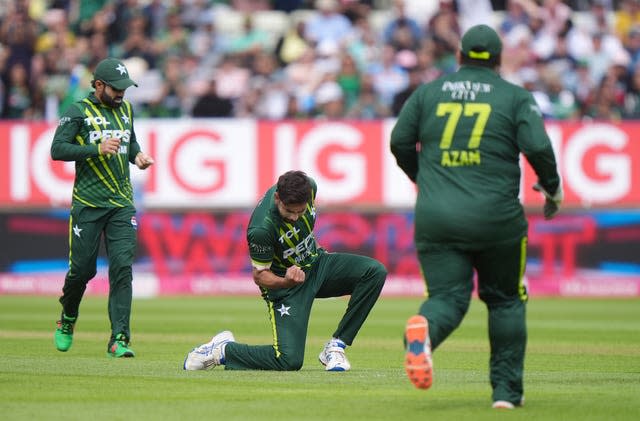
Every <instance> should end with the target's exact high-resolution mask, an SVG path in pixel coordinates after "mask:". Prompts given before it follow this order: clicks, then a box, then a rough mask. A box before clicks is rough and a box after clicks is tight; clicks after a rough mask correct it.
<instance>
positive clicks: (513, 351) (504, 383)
mask: <svg viewBox="0 0 640 421" xmlns="http://www.w3.org/2000/svg"><path fill="white" fill-rule="evenodd" d="M526 247H527V238H526V237H524V238H522V239H519V240H516V241H513V242H508V243H506V244H501V245H495V246H490V247H486V248H480V249H478V250H461V249H456V248H451V247H446V246H444V247H438V246H434V247H426V248H423V249H419V250H418V258H419V260H420V266H421V268H422V271H423V274H424V277H425V281H426V285H427V294H428V298H427V299H426V300H425V301H424V302H423V303H422V305H421V307H420V310H419V313H420V314H422V315H423V316H424V317H426V318H427V320H428V321H429V338H430V340H431V346H432V349H436V348H437V347H438V345H440V344H441V343H442V342H443V341H444V340H445V339H446V338H447V337H448V336H449V335H450V334H451V333H452V332H453V331H454V330H455V329H456V328H457V327H458V325H460V323H461V322H462V319H463V317H464V316H465V314H466V313H467V310H468V309H469V304H470V301H471V294H472V292H473V271H474V269H475V271H476V272H477V275H478V296H479V297H480V299H481V300H482V301H483V302H484V303H485V305H486V306H487V310H488V313H489V318H488V328H489V329H488V330H489V343H490V346H491V357H490V360H489V370H490V374H489V377H490V381H491V386H492V389H493V401H497V400H504V401H509V402H512V403H514V404H518V403H519V402H520V399H521V398H522V395H523V384H522V377H523V369H524V356H525V348H526V343H527V328H526V320H525V319H526V314H525V304H526V301H527V299H528V296H527V290H526V286H525V285H524V283H523V275H524V270H525V262H526Z"/></svg>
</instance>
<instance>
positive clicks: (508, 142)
mask: <svg viewBox="0 0 640 421" xmlns="http://www.w3.org/2000/svg"><path fill="white" fill-rule="evenodd" d="M501 52H502V42H501V40H500V37H499V36H498V34H497V33H496V32H495V31H494V30H493V29H492V28H490V27H489V26H486V25H478V26H474V27H472V28H470V29H469V30H468V31H467V32H466V33H465V34H464V35H463V37H462V40H461V44H460V51H459V52H458V58H459V63H460V68H459V69H458V70H457V71H456V72H455V73H453V74H450V75H446V76H443V77H441V78H439V79H437V80H435V81H432V82H430V83H428V84H425V85H422V86H420V87H419V88H418V89H417V90H416V91H415V92H414V93H413V94H412V95H411V96H410V97H409V99H408V100H407V102H406V103H405V105H404V106H403V108H402V111H401V112H400V114H399V116H398V120H397V121H396V124H395V126H394V128H393V130H392V133H391V152H392V153H393V155H394V156H395V158H396V161H397V163H398V165H399V166H400V168H401V169H402V170H403V171H404V172H405V173H406V175H407V176H408V177H409V178H410V179H411V180H412V181H414V182H415V183H416V185H417V188H418V196H417V200H416V205H415V233H414V236H415V245H416V250H417V253H418V259H419V261H420V267H421V269H422V272H423V274H424V278H425V281H426V287H427V299H426V300H425V301H424V302H423V303H422V305H421V306H420V308H419V311H418V314H417V315H415V316H412V317H411V318H410V319H409V320H408V321H407V325H406V327H405V342H406V345H407V350H406V356H405V370H406V372H407V375H408V377H409V379H410V380H411V382H412V383H413V384H414V385H415V386H416V387H418V388H423V389H427V388H429V387H430V386H431V383H432V380H433V361H432V356H431V351H432V350H435V349H436V348H437V347H438V346H439V345H440V344H441V343H442V342H443V341H444V340H445V339H446V338H447V337H448V336H449V335H450V334H451V333H452V332H453V331H454V329H456V328H457V327H458V325H459V324H460V323H461V322H462V319H463V317H464V315H465V314H466V312H467V310H468V308H469V303H470V300H471V294H472V290H473V276H474V275H473V274H474V270H475V272H476V274H477V280H478V296H479V297H480V299H481V300H482V301H483V302H484V303H485V304H486V306H487V309H488V314H489V318H488V324H489V342H490V345H491V357H490V363H489V365H490V381H491V386H492V389H493V396H492V398H493V406H494V407H496V408H513V407H515V406H518V405H521V404H522V403H523V396H524V395H523V382H522V377H523V366H524V356H525V347H526V341H527V330H526V320H525V303H526V301H527V298H528V297H527V288H526V285H525V284H524V283H523V275H524V271H525V261H526V246H527V229H528V226H527V221H526V219H525V215H524V210H523V207H522V204H521V203H520V200H519V199H518V195H519V190H520V166H519V157H520V154H523V155H524V156H525V157H526V159H527V161H528V162H529V164H530V165H531V166H532V167H533V169H534V171H535V173H536V175H537V177H538V182H537V183H536V185H535V186H534V188H535V189H536V190H538V191H541V192H543V193H544V194H545V197H546V201H545V207H544V214H545V217H547V218H552V217H553V216H554V215H555V213H556V212H557V211H558V206H559V204H560V202H561V200H562V188H561V183H560V177H559V175H558V170H557V166H556V159H555V156H554V152H553V149H552V147H551V142H550V140H549V137H548V135H547V134H546V132H545V127H544V122H543V120H542V116H541V113H540V110H539V108H538V106H537V104H536V102H535V100H534V99H533V97H532V95H531V94H530V93H529V92H527V91H526V90H525V89H523V88H521V87H519V86H516V85H513V84H511V83H509V82H507V81H505V80H504V79H502V78H501V77H500V76H499V74H498V67H499V65H500V56H501Z"/></svg>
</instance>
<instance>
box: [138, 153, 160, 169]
mask: <svg viewBox="0 0 640 421" xmlns="http://www.w3.org/2000/svg"><path fill="white" fill-rule="evenodd" d="M154 162H155V161H154V160H153V158H151V157H150V156H149V155H147V154H146V153H144V152H138V155H136V159H135V163H136V166H137V167H138V168H140V169H141V170H144V169H147V168H149V167H150V166H151V165H153V163H154Z"/></svg>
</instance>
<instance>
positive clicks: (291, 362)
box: [278, 353, 304, 371]
mask: <svg viewBox="0 0 640 421" xmlns="http://www.w3.org/2000/svg"><path fill="white" fill-rule="evenodd" d="M278 363H279V366H280V370H282V371H298V370H300V369H301V368H302V364H303V363H304V355H300V353H296V354H295V355H286V354H281V355H280V357H279V358H278Z"/></svg>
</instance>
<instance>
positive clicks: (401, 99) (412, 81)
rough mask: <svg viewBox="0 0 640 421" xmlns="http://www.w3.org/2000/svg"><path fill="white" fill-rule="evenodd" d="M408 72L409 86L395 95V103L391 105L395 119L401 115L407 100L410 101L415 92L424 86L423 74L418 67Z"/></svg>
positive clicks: (408, 69)
mask: <svg viewBox="0 0 640 421" xmlns="http://www.w3.org/2000/svg"><path fill="white" fill-rule="evenodd" d="M407 72H408V73H409V85H408V86H407V87H406V88H405V89H404V90H402V91H400V92H398V93H397V94H395V95H394V97H393V103H392V104H391V112H392V113H393V115H394V116H395V117H397V116H398V114H400V110H401V109H402V106H403V105H404V103H405V102H406V100H407V99H409V97H410V96H411V94H412V93H413V91H415V90H416V89H417V88H418V86H420V85H421V84H422V73H421V71H420V68H419V67H418V66H417V65H415V66H411V67H409V68H407Z"/></svg>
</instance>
